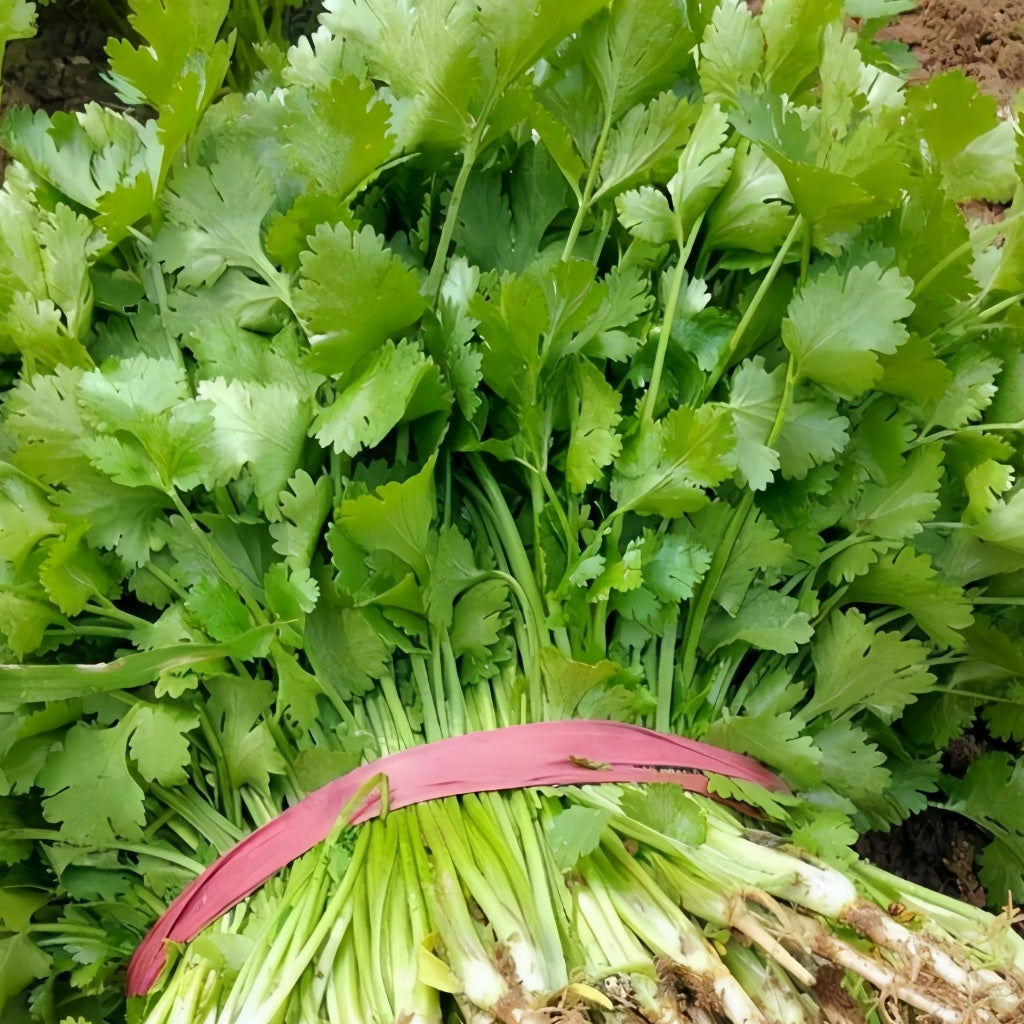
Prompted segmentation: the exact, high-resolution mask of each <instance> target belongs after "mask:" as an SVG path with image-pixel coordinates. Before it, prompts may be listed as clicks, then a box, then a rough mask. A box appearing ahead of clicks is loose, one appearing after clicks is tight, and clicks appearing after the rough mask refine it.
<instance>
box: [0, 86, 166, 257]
mask: <svg viewBox="0 0 1024 1024" xmlns="http://www.w3.org/2000/svg"><path fill="white" fill-rule="evenodd" d="M0 137H2V140H3V144H4V148H5V149H7V150H8V152H10V153H11V154H12V155H13V156H15V157H17V159H18V160H20V161H22V162H23V163H24V164H25V165H26V166H27V167H30V168H31V169H32V171H33V172H34V173H35V174H37V175H39V177H40V178H42V179H43V180H44V181H48V182H50V183H51V184H52V185H53V186H54V187H56V188H57V189H58V190H59V191H60V192H62V193H63V194H64V195H65V196H67V197H68V198H69V199H72V200H74V202H75V203H76V204H77V205H78V206H80V207H83V208H85V209H87V210H93V211H95V212H96V213H97V217H96V218H95V220H94V221H93V226H94V227H96V228H98V229H99V230H101V231H102V232H103V233H104V235H105V236H106V244H107V245H114V244H116V243H117V242H119V241H120V240H121V239H122V238H123V237H124V236H125V234H126V233H127V229H128V227H129V226H130V225H132V224H134V223H135V222H136V221H138V220H141V219H142V218H143V217H144V216H146V215H147V214H149V213H151V212H152V210H153V207H154V204H155V202H156V198H155V197H156V193H157V188H158V183H159V181H160V175H161V163H162V161H163V158H164V150H163V147H162V146H161V144H160V142H159V141H158V138H157V126H156V121H155V120H154V121H150V122H149V123H147V124H142V123H140V122H139V121H137V120H136V119H135V118H133V117H129V116H127V115H125V114H118V113H116V112H115V111H113V110H110V109H108V108H106V107H103V106H101V105H100V104H98V103H89V104H87V105H86V107H85V109H84V110H81V111H77V112H75V113H73V114H71V113H66V112H64V111H57V112H56V113H54V114H52V115H50V116H47V114H46V112H45V111H43V110H37V111H34V112H33V111H30V110H29V109H28V108H12V109H11V110H9V111H7V113H6V115H5V117H4V123H3V127H2V129H0ZM11 177H12V176H11V175H10V174H9V175H8V181H9V182H10V180H11ZM10 204H11V200H9V199H8V200H6V201H5V206H7V208H9V207H10ZM26 227H27V225H26ZM9 237H10V236H8V239H9ZM8 244H9V242H8Z"/></svg>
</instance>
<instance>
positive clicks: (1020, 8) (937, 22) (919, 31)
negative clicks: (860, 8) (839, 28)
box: [883, 0, 1024, 103]
mask: <svg viewBox="0 0 1024 1024" xmlns="http://www.w3.org/2000/svg"><path fill="white" fill-rule="evenodd" d="M1022 23H1024V0H921V4H920V6H919V7H918V8H917V10H915V11H908V12H907V13H906V14H904V15H903V16H902V17H901V18H900V19H899V22H898V23H897V24H896V25H895V26H894V27H892V28H891V29H887V30H886V31H885V32H884V33H883V37H884V36H887V37H888V38H890V39H893V38H895V39H900V40H902V41H903V42H905V43H907V44H908V45H909V46H910V48H911V50H912V51H913V53H914V56H915V57H917V59H918V61H920V63H921V72H920V77H922V78H925V77H928V76H929V75H933V74H935V73H936V72H940V71H950V70H953V69H954V68H959V69H960V70H962V71H963V72H964V73H965V74H967V75H970V76H971V77H972V78H974V79H975V80H976V81H977V82H978V84H979V85H980V86H981V88H982V89H984V90H985V92H988V93H990V94H991V95H993V96H995V97H996V98H997V99H999V100H1000V101H1001V102H1003V103H1008V102H1009V101H1010V100H1011V99H1012V98H1013V96H1014V94H1015V93H1016V92H1017V90H1018V89H1020V88H1021V86H1022V84H1024V25H1022Z"/></svg>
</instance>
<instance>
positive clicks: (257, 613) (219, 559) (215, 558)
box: [146, 488, 269, 626]
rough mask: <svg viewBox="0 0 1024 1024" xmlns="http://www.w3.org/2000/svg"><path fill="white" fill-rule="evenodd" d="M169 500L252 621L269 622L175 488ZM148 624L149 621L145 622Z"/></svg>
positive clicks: (170, 492)
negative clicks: (235, 593)
mask: <svg viewBox="0 0 1024 1024" xmlns="http://www.w3.org/2000/svg"><path fill="white" fill-rule="evenodd" d="M168 494H169V496H170V498H171V501H173V502H174V507H175V508H176V509H177V511H178V515H180V516H181V518H182V519H183V520H184V521H185V523H186V525H187V526H188V528H189V530H190V531H191V532H192V533H193V534H194V535H195V537H196V539H197V540H198V541H199V543H200V544H201V545H202V548H203V550H204V551H205V552H206V554H207V555H208V556H209V558H210V561H211V562H212V563H213V565H214V567H215V568H216V570H217V572H218V573H219V574H220V577H221V579H222V580H223V581H224V582H225V583H227V584H228V586H229V587H232V588H233V589H234V590H235V591H236V592H237V594H238V596H239V599H240V600H241V602H242V604H243V605H244V606H245V610H246V611H247V612H248V613H249V615H250V616H251V617H252V620H253V623H254V624H255V625H257V626H266V625H268V624H269V620H268V619H267V617H266V615H264V613H263V609H262V608H260V607H259V605H257V604H254V603H253V601H251V600H250V598H249V597H248V595H247V594H246V589H247V588H246V586H245V584H244V581H243V580H242V579H241V578H240V577H239V574H238V572H237V571H236V570H235V568H234V566H232V565H231V563H230V562H229V561H227V559H226V558H225V557H224V554H223V552H222V551H220V549H219V548H218V547H217V546H216V545H215V544H212V543H211V542H210V537H209V535H208V534H207V532H206V531H205V530H204V529H203V528H202V527H201V526H200V525H199V523H198V522H196V519H195V517H194V516H193V515H192V513H191V512H190V511H189V509H188V506H187V505H186V504H185V503H184V502H183V501H182V500H181V495H179V494H178V492H177V490H175V489H174V488H171V490H170V491H169V492H168ZM146 624H147V625H150V623H146Z"/></svg>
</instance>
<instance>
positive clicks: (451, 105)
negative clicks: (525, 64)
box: [321, 0, 484, 149]
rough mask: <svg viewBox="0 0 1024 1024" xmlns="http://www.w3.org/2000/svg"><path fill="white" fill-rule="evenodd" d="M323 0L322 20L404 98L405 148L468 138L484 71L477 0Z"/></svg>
mask: <svg viewBox="0 0 1024 1024" xmlns="http://www.w3.org/2000/svg"><path fill="white" fill-rule="evenodd" d="M325 6H326V9H325V12H324V15H323V17H322V19H321V21H322V23H323V24H324V25H325V26H326V27H327V28H329V29H330V30H331V31H332V32H333V33H335V35H337V36H340V37H342V38H344V39H345V41H346V47H352V48H353V49H354V50H355V51H356V52H357V53H358V54H359V55H360V56H361V57H362V59H363V60H364V61H365V62H366V64H367V65H368V67H369V70H370V73H371V75H372V77H374V78H377V79H379V80H383V81H385V82H387V83H388V85H389V86H390V87H391V90H392V91H393V92H394V94H395V96H396V97H398V98H399V99H400V100H402V101H403V105H404V106H405V107H406V110H405V112H404V116H403V117H402V121H401V124H400V126H399V139H400V142H401V143H402V145H403V146H404V147H405V148H406V149H415V148H417V147H419V146H422V145H424V144H425V145H428V146H442V147H445V148H455V149H458V148H460V146H461V145H462V144H463V143H464V142H465V141H467V140H468V138H469V137H470V135H471V133H472V123H473V116H474V115H478V114H479V113H480V112H481V111H480V94H481V92H483V88H482V78H483V74H484V69H483V67H482V66H481V54H480V53H479V52H478V47H479V45H480V24H479V20H478V12H477V7H476V5H475V4H473V3H470V2H468V0H456V2H455V3H438V2H436V0H426V2H422V3H417V4H416V5H415V6H414V7H411V8H410V7H405V6H404V5H400V4H399V3H397V2H394V0H392V2H389V3H383V4H381V3H373V4H371V3H370V2H369V0H346V2H340V0H332V2H329V3H328V4H326V5H325Z"/></svg>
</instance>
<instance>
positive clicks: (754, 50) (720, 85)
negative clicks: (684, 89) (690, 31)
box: [698, 0, 764, 105]
mask: <svg viewBox="0 0 1024 1024" xmlns="http://www.w3.org/2000/svg"><path fill="white" fill-rule="evenodd" d="M700 56H701V59H700V64H699V66H698V70H699V72H700V84H701V88H702V89H703V90H704V94H705V95H706V96H707V97H708V98H709V99H710V100H712V101H714V102H722V101H728V102H729V103H730V105H735V103H736V100H737V99H738V98H739V96H740V95H741V94H743V93H746V92H753V91H754V83H755V82H756V81H757V79H758V78H759V76H760V74H761V69H762V65H763V62H764V33H763V32H762V31H761V25H760V22H759V21H757V20H756V19H755V18H754V16H753V15H752V14H751V12H750V8H749V7H748V5H747V4H746V3H745V2H744V0H722V2H721V3H718V4H716V5H715V7H714V12H713V14H712V16H711V24H710V25H709V26H708V28H707V31H705V33H704V38H703V40H702V41H701V44H700Z"/></svg>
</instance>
